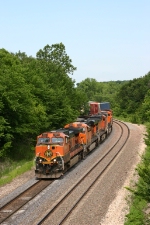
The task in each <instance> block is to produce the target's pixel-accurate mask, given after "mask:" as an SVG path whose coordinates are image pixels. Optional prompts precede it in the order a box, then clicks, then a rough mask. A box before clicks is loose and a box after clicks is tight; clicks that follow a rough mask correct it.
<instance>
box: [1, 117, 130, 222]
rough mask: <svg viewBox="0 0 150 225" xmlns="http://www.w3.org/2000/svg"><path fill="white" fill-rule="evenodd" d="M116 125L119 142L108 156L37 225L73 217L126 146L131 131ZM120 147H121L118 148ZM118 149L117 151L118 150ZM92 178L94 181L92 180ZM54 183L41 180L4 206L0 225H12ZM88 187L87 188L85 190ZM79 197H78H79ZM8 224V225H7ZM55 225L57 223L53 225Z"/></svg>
mask: <svg viewBox="0 0 150 225" xmlns="http://www.w3.org/2000/svg"><path fill="white" fill-rule="evenodd" d="M114 123H116V124H118V126H119V127H120V130H121V132H120V137H119V138H118V140H116V142H115V144H114V145H113V146H112V147H111V148H110V149H109V150H108V151H107V153H106V154H104V155H103V156H102V157H101V159H100V160H99V161H98V162H97V163H96V164H95V165H93V166H92V168H91V169H90V170H89V171H87V173H86V174H85V175H84V176H83V177H82V178H81V179H80V180H79V181H78V182H77V183H76V184H74V186H73V187H72V188H71V189H70V190H68V192H67V193H66V194H65V195H64V196H63V197H62V199H61V200H59V202H57V203H56V204H55V205H54V206H52V208H51V209H50V210H49V211H48V212H46V214H45V216H43V218H41V219H40V220H39V221H38V222H37V224H38V225H40V224H50V222H49V221H51V222H52V221H53V220H55V218H56V215H57V218H59V221H58V223H56V224H63V223H64V222H65V221H66V220H67V218H69V216H70V215H71V213H72V212H73V210H74V209H75V208H76V207H77V206H78V204H79V203H80V202H81V201H82V199H83V198H84V197H85V196H86V194H87V193H88V192H89V191H90V189H91V188H92V186H93V185H94V184H95V183H96V182H97V180H98V179H100V177H101V176H102V175H103V174H104V172H105V171H106V169H107V168H108V167H109V165H110V164H111V163H112V162H113V161H114V159H115V158H116V157H117V155H118V154H119V152H120V151H121V149H122V148H123V146H124V145H125V143H126V141H127V139H128V137H129V134H130V132H129V129H128V127H127V125H126V124H124V123H122V122H120V121H117V120H114ZM118 145H119V147H117V146H118ZM116 149H117V150H116ZM107 157H110V160H109V162H107V165H106V162H105V159H106V158H107ZM102 164H104V165H105V166H104V167H102V166H101V165H102ZM95 170H96V171H97V172H98V173H97V174H96V175H93V173H95V172H94V171H95ZM88 177H90V181H88V185H87V181H86V180H87V178H88ZM91 177H92V179H91ZM52 182H53V181H52V180H40V181H38V182H37V183H36V184H34V185H33V186H31V187H30V188H28V189H27V190H26V191H24V192H23V193H21V194H20V195H19V196H17V197H16V198H15V199H13V200H11V201H10V202H9V203H7V204H6V205H4V206H3V207H1V208H0V224H6V223H7V221H8V223H7V224H12V223H9V219H11V217H12V216H13V214H14V213H16V212H17V211H19V210H20V209H21V208H22V207H23V206H24V205H25V204H27V203H28V202H29V201H31V200H32V199H33V198H34V197H35V196H37V195H38V194H39V193H40V192H41V191H43V190H44V189H45V188H46V187H47V186H48V185H50V184H51V183H52ZM85 187H86V188H85ZM79 189H82V190H83V191H82V193H81V192H80V191H79ZM79 192H80V195H79V196H78V193H79ZM74 195H75V196H76V197H75V199H76V201H73V203H72V202H71V201H70V202H71V204H70V203H69V204H68V201H69V200H68V199H70V198H72V196H74ZM77 196H78V197H77ZM62 207H65V214H64V213H63V217H62V216H58V215H60V214H62V213H61V210H62ZM5 222H6V223H5ZM52 224H55V223H52Z"/></svg>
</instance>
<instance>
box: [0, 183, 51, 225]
mask: <svg viewBox="0 0 150 225" xmlns="http://www.w3.org/2000/svg"><path fill="white" fill-rule="evenodd" d="M52 182H53V181H52V180H40V181H38V182H37V183H35V184H33V185H32V186H31V187H29V188H28V189H26V190H25V191H24V192H22V193H21V194H19V195H18V196H17V197H15V198H14V199H12V200H11V201H10V202H8V203H7V204H5V205H4V206H3V207H1V208H0V224H1V223H2V222H4V221H5V220H6V219H8V218H9V217H10V216H12V215H13V214H14V213H15V212H17V211H18V210H19V209H20V208H21V207H23V206H24V205H25V204H26V203H28V202H29V201H30V200H31V199H33V198H34V197H35V196H36V195H38V194H39V193H40V192H41V191H42V190H43V189H45V188H46V187H47V186H48V185H50V184H51V183H52Z"/></svg>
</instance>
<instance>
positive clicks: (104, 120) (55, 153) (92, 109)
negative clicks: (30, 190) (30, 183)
mask: <svg viewBox="0 0 150 225" xmlns="http://www.w3.org/2000/svg"><path fill="white" fill-rule="evenodd" d="M112 125H113V116H112V110H111V108H110V103H109V102H104V103H98V102H89V113H88V115H82V116H80V117H79V118H78V119H77V121H75V122H72V123H70V124H67V125H65V126H64V127H63V128H60V129H57V130H52V131H48V132H44V133H42V134H40V135H39V136H37V143H36V147H35V177H36V179H40V178H59V177H61V176H62V175H63V174H64V173H65V172H66V171H67V170H68V169H69V168H71V167H72V166H73V165H75V164H76V163H77V162H79V161H80V160H82V159H84V158H85V157H86V155H87V154H88V153H89V152H91V151H92V150H93V149H95V148H96V147H97V146H98V145H99V144H100V143H102V142H103V141H104V140H105V139H106V137H107V136H108V135H109V134H110V133H111V131H112Z"/></svg>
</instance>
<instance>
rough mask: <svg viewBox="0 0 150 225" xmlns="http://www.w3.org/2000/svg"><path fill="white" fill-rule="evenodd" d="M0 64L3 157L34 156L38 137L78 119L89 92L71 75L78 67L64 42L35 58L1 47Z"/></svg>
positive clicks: (0, 124)
mask: <svg viewBox="0 0 150 225" xmlns="http://www.w3.org/2000/svg"><path fill="white" fill-rule="evenodd" d="M0 65H1V66H0V158H5V157H10V158H14V159H21V158H24V157H31V155H32V154H33V151H31V148H33V147H34V145H35V140H36V136H37V135H38V134H39V133H41V132H43V131H45V130H52V129H56V128H58V127H62V126H63V125H64V124H66V123H69V122H71V121H73V120H74V119H76V117H77V115H78V114H79V109H80V106H81V105H82V104H83V102H86V101H87V99H86V95H85V94H84V93H83V92H82V90H78V89H77V88H76V87H75V81H74V80H73V79H72V78H70V76H69V75H71V74H73V72H74V71H75V70H76V67H74V66H73V65H72V60H71V59H70V58H69V56H68V55H67V53H66V51H65V46H64V45H63V44H62V43H60V44H54V45H51V46H49V45H46V46H45V47H44V48H43V49H40V50H39V51H38V52H37V54H36V58H33V57H31V56H30V57H28V56H27V55H26V54H25V53H24V52H20V51H19V52H18V53H11V52H8V51H6V50H5V49H0ZM30 153H31V154H30Z"/></svg>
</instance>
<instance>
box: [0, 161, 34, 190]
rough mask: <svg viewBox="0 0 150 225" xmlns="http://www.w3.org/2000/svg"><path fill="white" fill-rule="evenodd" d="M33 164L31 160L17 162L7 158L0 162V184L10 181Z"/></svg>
mask: <svg viewBox="0 0 150 225" xmlns="http://www.w3.org/2000/svg"><path fill="white" fill-rule="evenodd" d="M33 165H34V162H33V160H32V161H25V160H23V161H19V162H13V161H10V160H7V161H6V162H3V163H0V186H2V185H4V184H7V183H9V182H11V181H12V180H13V179H14V178H15V177H17V176H19V175H21V174H23V173H25V172H26V171H29V170H31V169H32V167H33Z"/></svg>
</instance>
